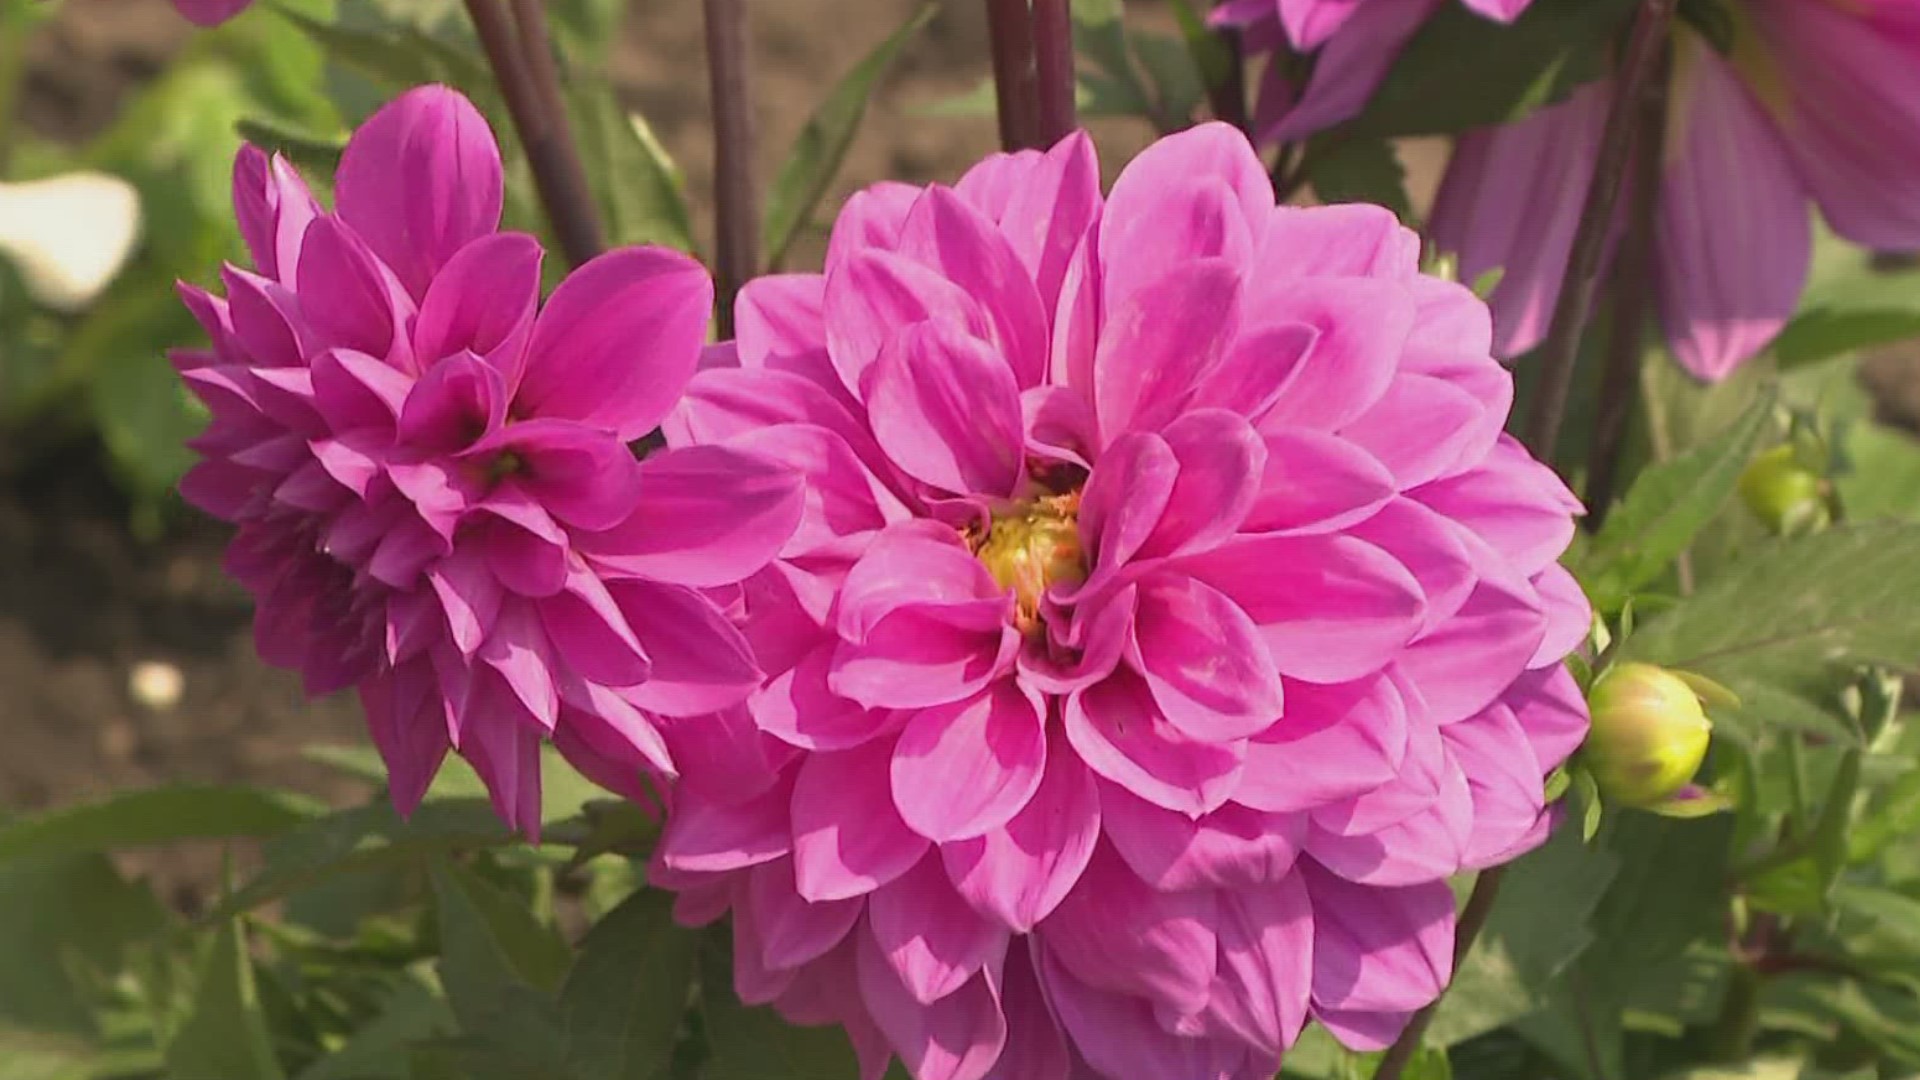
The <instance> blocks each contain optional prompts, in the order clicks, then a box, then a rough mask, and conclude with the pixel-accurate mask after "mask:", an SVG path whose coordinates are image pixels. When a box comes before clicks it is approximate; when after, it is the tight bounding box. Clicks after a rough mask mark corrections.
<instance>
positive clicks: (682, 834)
mask: <svg viewBox="0 0 1920 1080" xmlns="http://www.w3.org/2000/svg"><path fill="white" fill-rule="evenodd" d="M793 790H794V784H793V781H792V777H791V774H789V775H788V776H787V777H786V778H784V779H783V781H782V782H781V783H778V784H776V785H774V786H773V787H771V788H769V789H767V790H766V791H764V792H761V793H760V794H758V795H756V796H754V797H753V798H751V799H747V800H745V801H743V802H739V803H725V802H720V801H717V800H714V799H708V798H700V799H680V800H676V802H677V805H676V806H675V807H674V808H673V813H672V814H669V815H668V816H667V827H666V831H665V832H664V833H662V834H661V837H660V848H659V850H658V851H657V852H656V853H655V858H656V860H657V861H658V862H660V863H661V864H663V865H664V866H666V867H669V868H671V869H673V870H676V871H687V872H714V871H723V870H739V869H742V868H744V867H748V866H758V865H759V864H761V863H767V862H772V861H773V860H775V859H778V858H780V857H781V856H783V855H786V854H787V853H788V852H790V851H792V850H793V832H792V827H791V825H790V820H791V819H790V817H789V810H788V806H789V804H790V803H791V802H792V799H793ZM815 899H817V898H815Z"/></svg>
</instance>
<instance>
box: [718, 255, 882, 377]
mask: <svg viewBox="0 0 1920 1080" xmlns="http://www.w3.org/2000/svg"><path fill="white" fill-rule="evenodd" d="M826 294H827V279H826V278H825V277H823V276H821V275H819V274H767V275H764V276H761V277H757V278H754V279H753V280H752V281H749V282H747V283H746V285H745V286H744V287H742V288H741V290H740V297H739V299H738V300H736V301H735V302H734V313H733V319H734V329H735V332H736V333H737V335H738V338H739V346H740V366H741V367H743V368H747V369H749V370H762V371H779V372H784V373H786V374H790V375H795V376H798V377H800V378H803V379H805V380H807V381H808V382H811V383H813V384H814V385H816V386H818V387H819V388H820V389H821V390H823V391H826V392H828V393H831V394H834V395H836V400H839V401H841V402H843V403H847V404H851V402H852V400H853V399H852V398H850V397H848V396H847V395H846V393H845V388H844V387H842V386H841V385H840V376H839V375H838V374H837V373H836V372H835V371H834V368H833V360H832V359H831V358H829V357H828V356H827V324H826V314H825V305H826Z"/></svg>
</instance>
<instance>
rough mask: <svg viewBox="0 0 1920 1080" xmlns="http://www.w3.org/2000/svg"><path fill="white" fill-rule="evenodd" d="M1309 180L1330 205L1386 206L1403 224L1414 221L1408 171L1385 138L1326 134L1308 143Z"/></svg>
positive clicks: (1322, 199)
mask: <svg viewBox="0 0 1920 1080" xmlns="http://www.w3.org/2000/svg"><path fill="white" fill-rule="evenodd" d="M1306 155H1307V156H1306V158H1305V160H1306V162H1307V179H1308V180H1309V181H1310V182H1312V184H1313V190H1314V194H1316V195H1318V196H1319V197H1320V201H1322V202H1329V203H1344V202H1364V203H1375V204H1377V205H1380V206H1384V207H1386V208H1387V209H1389V210H1391V211H1393V212H1394V213H1395V214H1396V215H1398V216H1399V218H1400V220H1401V221H1412V220H1413V198H1412V197H1411V196H1410V195H1408V194H1407V171H1406V168H1405V167H1404V166H1402V165H1401V164H1400V155H1399V154H1398V153H1396V152H1395V151H1394V148H1393V144H1392V143H1391V142H1389V141H1388V140H1386V139H1384V138H1371V137H1368V136H1364V135H1354V136H1345V135H1338V134H1336V135H1326V136H1320V137H1317V138H1315V139H1313V140H1311V141H1309V142H1308V143H1307V151H1306Z"/></svg>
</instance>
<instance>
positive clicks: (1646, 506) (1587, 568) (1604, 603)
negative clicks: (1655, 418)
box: [1578, 394, 1774, 610]
mask: <svg viewBox="0 0 1920 1080" xmlns="http://www.w3.org/2000/svg"><path fill="white" fill-rule="evenodd" d="M1773 401H1774V398H1773V395H1772V394H1762V395H1761V396H1760V398H1759V399H1758V400H1756V401H1754V402H1753V403H1752V404H1750V405H1749V406H1748V407H1747V409H1746V411H1745V412H1744V413H1742V414H1741V415H1740V417H1739V419H1737V420H1735V421H1734V422H1733V423H1732V424H1730V425H1728V426H1727V428H1726V429H1725V430H1723V431H1722V432H1720V434H1719V435H1717V436H1715V437H1714V438H1711V439H1708V440H1707V441H1705V442H1703V443H1701V444H1700V445H1698V446H1695V447H1694V448H1692V449H1691V450H1688V451H1687V452H1686V453H1684V454H1681V455H1680V456H1678V457H1676V458H1674V459H1673V460H1671V461H1667V462H1663V463H1661V464H1659V465H1654V466H1651V467H1649V468H1647V469H1646V470H1645V471H1643V472H1641V474H1640V476H1639V477H1638V478H1637V479H1636V480H1635V481H1634V484H1633V487H1632V489H1630V490H1629V491H1628V492H1627V494H1626V497H1625V498H1623V499H1622V500H1621V501H1620V503H1619V505H1617V506H1615V507H1614V508H1613V509H1612V511H1611V512H1610V513H1609V514H1608V516H1607V521H1606V524H1605V525H1604V526H1603V527H1602V528H1601V529H1600V533H1599V535H1598V536H1596V537H1595V538H1594V540H1593V543H1592V544H1591V545H1590V546H1589V547H1588V549H1587V551H1586V554H1585V556H1584V557H1583V558H1582V560H1581V565H1580V566H1579V567H1578V571H1579V576H1580V579H1581V581H1582V583H1583V584H1585V585H1586V586H1587V591H1588V594H1589V595H1590V596H1591V597H1592V598H1593V601H1594V604H1595V606H1597V607H1599V608H1601V609H1603V610H1611V609H1613V608H1616V607H1618V606H1619V605H1620V604H1622V603H1624V602H1625V601H1626V599H1627V598H1628V597H1629V596H1631V595H1632V594H1633V593H1634V592H1635V591H1636V590H1638V589H1641V588H1644V587H1645V586H1647V585H1650V584H1652V583H1653V582H1655V581H1657V580H1658V579H1659V578H1660V577H1661V576H1662V575H1664V574H1665V573H1667V571H1668V569H1669V568H1670V566H1671V565H1672V563H1673V560H1674V559H1676V558H1678V557H1679V555H1680V553H1681V552H1682V551H1685V550H1686V548H1687V545H1688V544H1689V543H1690V542H1691V541H1692V540H1693V538H1694V536H1695V535H1697V534H1698V533H1699V531H1700V530H1701V528H1702V527H1704V526H1705V525H1706V524H1707V522H1708V521H1710V520H1712V519H1713V516H1714V515H1715V514H1716V513H1718V512H1719V510H1720V507H1722V506H1723V505H1725V504H1726V501H1727V500H1728V499H1729V498H1730V497H1732V495H1733V493H1734V490H1735V488H1736V487H1737V486H1738V485H1739V482H1740V474H1741V473H1742V472H1743V471H1744V470H1745V469H1746V467H1747V463H1748V462H1749V461H1751V460H1752V458H1753V454H1754V451H1755V449H1756V448H1757V447H1758V446H1759V444H1760V439H1761V437H1762V436H1763V435H1764V434H1765V433H1766V432H1767V430H1768V428H1769V425H1770V424H1771V422H1772V418H1773Z"/></svg>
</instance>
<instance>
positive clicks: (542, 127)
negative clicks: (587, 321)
mask: <svg viewBox="0 0 1920 1080" xmlns="http://www.w3.org/2000/svg"><path fill="white" fill-rule="evenodd" d="M466 3H467V15H468V16H469V17H470V18H471V19H472V20H473V30H474V33H475V34H476V35H477V36H478V37H479V38H480V47H481V48H482V49H484V50H485V51H486V54H487V63H488V64H489V65H490V66H491V67H492V68H493V76H494V81H495V82H496V83H498V84H499V87H500V96H501V97H502V98H504V99H505V100H506V103H507V113H508V115H509V116H510V117H512V119H513V126H514V130H515V131H517V132H519V134H520V144H521V147H522V149H523V150H524V151H525V152H526V155H527V162H528V164H529V165H531V166H532V168H533V184H534V188H535V189H536V190H537V191H538V192H539V194H540V205H541V207H542V208H544V209H545V210H546V213H547V221H548V222H549V223H550V224H552V226H553V235H554V240H555V241H556V242H557V243H558V244H559V245H560V253H561V254H562V255H564V256H566V259H567V261H568V262H569V263H572V264H573V265H575V266H579V265H580V264H581V263H584V262H586V261H587V260H589V259H592V258H593V257H594V256H596V255H598V254H600V253H601V252H602V251H604V250H606V241H605V239H604V238H603V234H602V233H601V230H600V212H599V208H598V207H597V206H596V205H595V203H594V201H593V189H592V188H591V187H589V186H588V185H587V174H586V170H585V168H584V167H583V166H582V165H581V163H580V153H579V150H578V148H577V147H575V146H574V143H573V134H572V132H571V131H570V130H569V129H568V126H567V110H566V102H565V99H564V98H563V96H562V94H561V92H560V75H559V70H558V68H557V67H556V65H555V63H554V58H553V48H552V45H551V44H550V43H549V42H548V41H547V33H546V22H545V16H544V15H543V14H542V12H541V9H540V5H539V4H538V3H537V2H536V0H515V15H516V16H517V17H518V18H519V22H520V33H521V35H522V36H520V37H516V36H515V34H514V27H513V24H512V23H511V22H510V21H509V19H508V16H507V9H506V8H505V7H503V6H502V5H501V2H500V0H466Z"/></svg>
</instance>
